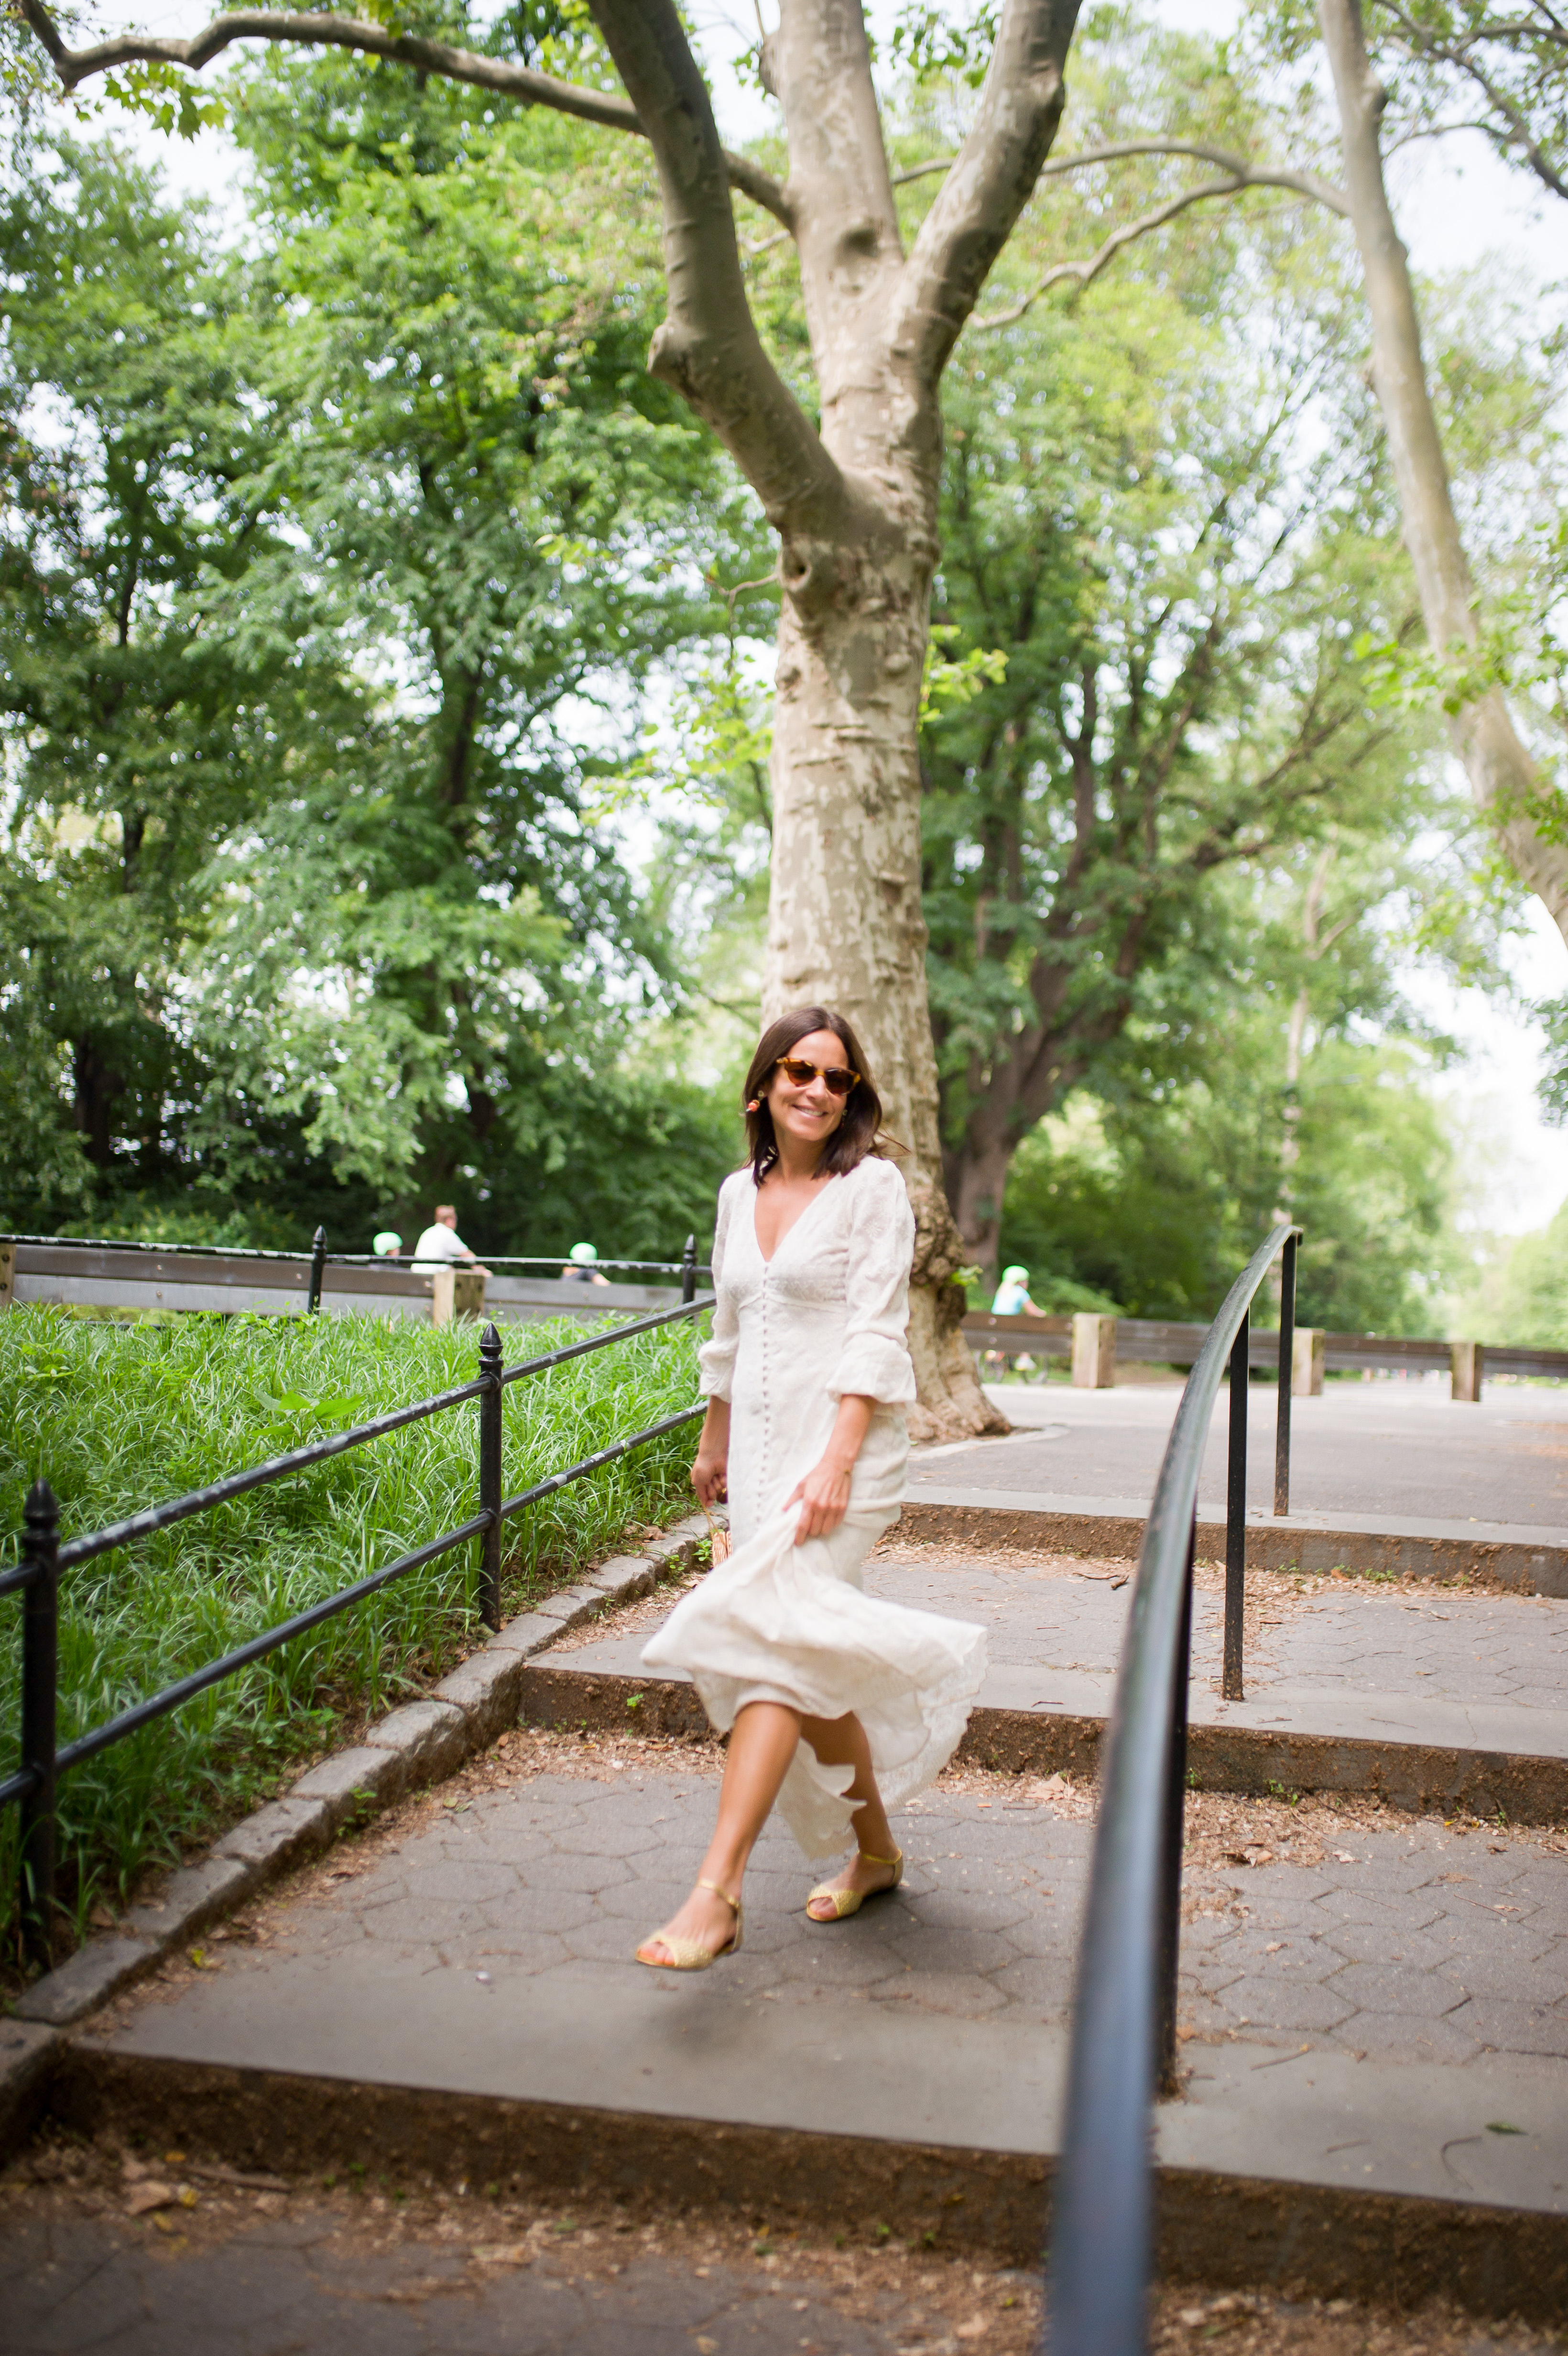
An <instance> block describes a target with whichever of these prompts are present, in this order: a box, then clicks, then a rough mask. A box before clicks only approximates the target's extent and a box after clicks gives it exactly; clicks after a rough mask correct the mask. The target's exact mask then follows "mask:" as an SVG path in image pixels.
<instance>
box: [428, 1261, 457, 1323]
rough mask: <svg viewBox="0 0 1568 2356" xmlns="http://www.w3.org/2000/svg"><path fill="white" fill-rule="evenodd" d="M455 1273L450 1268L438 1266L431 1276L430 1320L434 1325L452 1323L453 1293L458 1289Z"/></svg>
mask: <svg viewBox="0 0 1568 2356" xmlns="http://www.w3.org/2000/svg"><path fill="white" fill-rule="evenodd" d="M454 1273H455V1271H454V1270H453V1269H450V1268H438V1269H436V1271H435V1274H434V1275H433V1276H432V1278H431V1280H430V1322H431V1323H432V1325H450V1324H451V1323H452V1308H453V1292H454V1291H455V1290H456V1288H455V1285H454V1283H453V1276H454Z"/></svg>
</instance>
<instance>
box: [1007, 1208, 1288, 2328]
mask: <svg viewBox="0 0 1568 2356" xmlns="http://www.w3.org/2000/svg"><path fill="white" fill-rule="evenodd" d="M1299 1234H1300V1230H1299V1229H1298V1228H1296V1227H1289V1226H1282V1227H1276V1228H1275V1232H1274V1234H1273V1235H1272V1236H1270V1237H1269V1239H1268V1241H1267V1242H1266V1243H1265V1244H1263V1245H1262V1246H1260V1248H1258V1250H1257V1251H1256V1252H1254V1253H1253V1257H1252V1258H1251V1259H1250V1260H1249V1261H1248V1263H1247V1265H1246V1267H1245V1268H1244V1269H1243V1271H1242V1273H1241V1275H1240V1276H1239V1277H1238V1278H1237V1279H1236V1281H1235V1282H1234V1284H1233V1285H1232V1287H1231V1290H1230V1291H1229V1293H1228V1294H1227V1295H1226V1297H1225V1303H1224V1306H1223V1308H1222V1309H1221V1311H1220V1313H1219V1315H1218V1316H1217V1317H1216V1318H1215V1320H1214V1323H1212V1325H1211V1327H1210V1329H1209V1333H1208V1338H1207V1339H1206V1341H1205V1342H1204V1344H1203V1347H1202V1349H1201V1350H1200V1353H1199V1355H1198V1360H1197V1364H1196V1365H1194V1366H1193V1369H1192V1372H1191V1374H1190V1375H1189V1376H1188V1379H1187V1385H1186V1387H1185V1389H1184V1390H1183V1392H1182V1395H1181V1404H1180V1406H1179V1408H1178V1409H1177V1414H1176V1421H1175V1423H1174V1425H1173V1426H1172V1429H1171V1434H1170V1440H1169V1444H1168V1447H1167V1449H1166V1451H1165V1460H1164V1462H1163V1463H1162V1464H1161V1466H1160V1468H1159V1477H1158V1480H1157V1482H1156V1483H1155V1492H1154V1498H1153V1502H1152V1503H1151V1505H1150V1506H1149V1514H1148V1521H1147V1526H1146V1528H1145V1531H1144V1542H1143V1547H1142V1549H1141V1551H1140V1553H1139V1556H1138V1568H1137V1576H1136V1581H1135V1584H1134V1587H1133V1596H1132V1610H1131V1612H1130V1613H1129V1615H1128V1621H1127V1633H1126V1639H1125V1643H1124V1644H1123V1647H1122V1658H1121V1664H1120V1666H1119V1668H1118V1670H1117V1673H1116V1688H1115V1699H1114V1701H1113V1704H1112V1709H1111V1723H1110V1727H1109V1729H1108V1730H1107V1734H1106V1739H1105V1744H1104V1751H1103V1754H1102V1760H1103V1763H1102V1767H1101V1774H1100V1810H1099V1822H1098V1825H1097V1826H1096V1830H1095V1835H1094V1855H1093V1866H1092V1869H1091V1872H1090V1878H1089V1898H1088V1904H1087V1906H1086V1909H1085V1912H1084V1922H1083V1938H1082V1941H1081V1943H1080V1946H1079V1954H1078V1975H1077V1987H1076V1993H1075V1997H1074V2004H1073V2016H1072V2051H1071V2056H1070V2060H1069V2065H1068V2085H1067V2109H1066V2117H1065V2123H1064V2126H1063V2131H1062V2145H1061V2163H1060V2166H1059V2168H1058V2169H1057V2173H1056V2180H1055V2188H1054V2192H1053V2197H1052V2218H1051V2265H1050V2276H1049V2281H1048V2285H1047V2296H1048V2311H1047V2323H1046V2330H1047V2344H1048V2345H1049V2347H1050V2349H1051V2356H1145V2351H1146V2350H1147V2345H1148V2329H1147V2305H1148V2286H1149V2278H1150V2275H1151V2271H1152V2266H1153V2258H1154V2159H1153V2151H1152V2135H1151V2119H1150V2112H1151V2109H1152V2105H1153V2104H1154V2101H1155V2099H1156V2096H1157V2093H1158V2091H1159V2089H1160V2087H1161V2086H1162V2085H1165V2086H1167V2087H1169V2086H1171V2085H1172V2084H1173V2083H1174V2075H1175V2067H1176V1990H1177V1968H1178V1963H1179V1944H1180V1934H1181V1911H1180V1910H1181V1855H1182V1843H1183V1837H1184V1828H1185V1827H1184V1817H1185V1801H1186V1792H1187V1708H1188V1681H1189V1673H1190V1661H1191V1649H1192V1562H1193V1547H1194V1535H1195V1530H1196V1524H1197V1515H1198V1475H1199V1468H1200V1464H1201V1462H1202V1459H1203V1449H1204V1443H1205V1441H1206V1440H1207V1439H1208V1437H1209V1422H1210V1418H1211V1415H1212V1413H1213V1409H1214V1403H1215V1399H1216V1398H1217V1397H1218V1394H1219V1388H1220V1381H1221V1376H1222V1375H1223V1374H1224V1372H1225V1370H1226V1366H1227V1364H1228V1365H1229V1367H1230V1374H1231V1431H1230V1468H1229V1469H1230V1479H1229V1487H1228V1493H1227V1499H1226V1531H1225V1650H1224V1676H1223V1690H1224V1692H1225V1693H1226V1695H1227V1696H1231V1697H1234V1698H1236V1699H1240V1698H1241V1696H1242V1673H1243V1660H1242V1606H1243V1599H1244V1582H1245V1547H1244V1541H1245V1519H1244V1517H1245V1510H1246V1461H1247V1444H1246V1443H1247V1361H1248V1327H1249V1324H1250V1322H1251V1311H1252V1304H1253V1297H1254V1295H1255V1294H1256V1293H1257V1290H1258V1289H1259V1287H1260V1286H1261V1285H1262V1283H1263V1282H1264V1279H1265V1277H1266V1276H1267V1275H1268V1272H1269V1269H1271V1268H1272V1267H1273V1265H1274V1263H1275V1259H1276V1258H1277V1259H1281V1260H1282V1269H1281V1276H1282V1301H1281V1311H1282V1315H1281V1326H1280V1334H1279V1352H1280V1383H1279V1394H1278V1409H1277V1413H1278V1423H1277V1427H1276V1433H1277V1436H1276V1443H1275V1510H1276V1511H1278V1510H1281V1507H1280V1500H1281V1498H1282V1497H1283V1498H1284V1500H1285V1505H1288V1502H1289V1491H1290V1352H1291V1329H1292V1327H1293V1325H1294V1323H1295V1312H1296V1245H1297V1241H1298V1237H1299Z"/></svg>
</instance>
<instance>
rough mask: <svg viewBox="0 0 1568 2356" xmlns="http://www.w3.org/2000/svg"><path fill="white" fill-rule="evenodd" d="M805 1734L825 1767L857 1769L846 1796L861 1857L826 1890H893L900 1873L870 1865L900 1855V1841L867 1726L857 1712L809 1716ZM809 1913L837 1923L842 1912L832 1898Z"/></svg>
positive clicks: (803, 1723)
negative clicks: (873, 1759) (895, 1876)
mask: <svg viewBox="0 0 1568 2356" xmlns="http://www.w3.org/2000/svg"><path fill="white" fill-rule="evenodd" d="M800 1731H801V1738H802V1740H804V1741H806V1742H809V1743H810V1745H811V1747H812V1749H813V1751H816V1756H817V1758H818V1759H819V1760H820V1761H821V1762H822V1764H823V1765H824V1766H825V1767H846V1766H852V1767H853V1768H854V1770H855V1780H854V1782H853V1783H851V1784H850V1786H849V1789H848V1793H847V1794H846V1795H845V1796H846V1797H847V1798H848V1799H850V1800H852V1801H853V1802H854V1803H855V1814H854V1815H853V1817H852V1818H851V1820H850V1821H851V1823H852V1824H853V1826H854V1831H855V1855H854V1856H853V1857H852V1858H850V1860H849V1862H848V1865H847V1866H845V1868H844V1869H843V1870H842V1872H840V1873H836V1874H835V1875H834V1877H833V1879H831V1881H829V1882H828V1883H827V1885H826V1886H827V1888H828V1889H829V1890H860V1891H861V1892H862V1893H863V1894H865V1895H866V1896H868V1897H869V1895H870V1893H871V1891H872V1890H886V1889H888V1888H889V1886H890V1885H891V1881H892V1878H893V1872H894V1870H895V1869H894V1868H893V1867H892V1866H891V1865H885V1864H882V1865H871V1864H868V1863H867V1858H893V1857H896V1856H897V1854H898V1843H897V1842H896V1841H895V1840H894V1838H893V1828H892V1826H891V1825H890V1824H889V1822H888V1812H887V1810H886V1809H885V1808H884V1807H883V1805H882V1795H881V1794H880V1792H879V1791H878V1789H877V1779H876V1776H875V1775H874V1774H873V1772H871V1746H870V1744H869V1741H868V1740H867V1739H866V1730H865V1728H864V1727H863V1726H862V1725H861V1723H860V1721H859V1719H858V1718H857V1717H855V1715H854V1714H853V1712H851V1713H850V1715H849V1716H848V1718H804V1719H802V1720H801V1722H800ZM805 1911H806V1912H807V1913H808V1914H810V1915H811V1917H812V1920H813V1921H814V1922H835V1921H837V1912H836V1910H835V1909H834V1908H833V1907H832V1906H830V1905H829V1904H828V1903H827V1901H826V1900H819V1901H818V1903H817V1905H816V1907H815V1908H814V1907H812V1906H810V1905H808V1906H807V1908H806V1910H805Z"/></svg>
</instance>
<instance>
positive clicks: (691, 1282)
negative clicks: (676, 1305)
mask: <svg viewBox="0 0 1568 2356" xmlns="http://www.w3.org/2000/svg"><path fill="white" fill-rule="evenodd" d="M680 1297H681V1300H682V1301H695V1300H696V1298H697V1237H695V1236H688V1237H687V1239H686V1249H685V1250H684V1251H683V1252H682V1253H681V1256H680Z"/></svg>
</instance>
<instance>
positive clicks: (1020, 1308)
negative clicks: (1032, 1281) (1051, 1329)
mask: <svg viewBox="0 0 1568 2356" xmlns="http://www.w3.org/2000/svg"><path fill="white" fill-rule="evenodd" d="M991 1314H992V1316H993V1317H1043V1316H1044V1315H1045V1312H1044V1310H1043V1309H1040V1308H1037V1307H1036V1305H1035V1303H1034V1302H1033V1301H1031V1300H1030V1299H1029V1270H1028V1269H1027V1268H1005V1269H1003V1270H1002V1280H1001V1282H1000V1284H998V1285H997V1297H996V1299H995V1301H992V1303H991Z"/></svg>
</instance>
